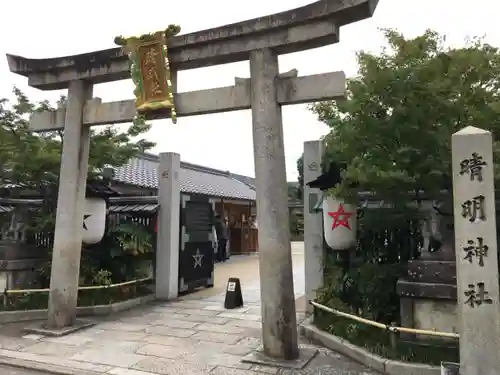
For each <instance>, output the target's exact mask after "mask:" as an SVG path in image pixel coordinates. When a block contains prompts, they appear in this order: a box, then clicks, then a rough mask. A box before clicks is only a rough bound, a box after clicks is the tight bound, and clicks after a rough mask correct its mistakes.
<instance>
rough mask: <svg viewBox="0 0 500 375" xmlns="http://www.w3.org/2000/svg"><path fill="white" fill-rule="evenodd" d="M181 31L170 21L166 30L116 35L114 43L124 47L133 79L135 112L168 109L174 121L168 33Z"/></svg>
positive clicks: (174, 112) (172, 33)
mask: <svg viewBox="0 0 500 375" xmlns="http://www.w3.org/2000/svg"><path fill="white" fill-rule="evenodd" d="M179 32H180V27H179V26H175V25H170V26H169V28H168V29H167V30H166V31H158V32H156V33H153V34H145V35H141V36H140V37H130V38H126V39H125V38H123V37H116V38H115V43H116V44H118V45H121V46H123V47H124V49H125V52H126V53H127V55H128V57H129V62H130V76H131V78H132V81H133V82H134V85H135V89H134V95H135V98H136V101H135V104H136V108H137V112H139V113H142V114H145V113H148V112H154V111H157V110H164V109H168V110H170V117H171V119H172V121H173V122H174V123H175V122H176V111H175V103H174V95H173V92H172V81H171V71H170V63H169V61H168V46H167V37H168V36H172V35H175V34H177V33H179Z"/></svg>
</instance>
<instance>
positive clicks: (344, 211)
mask: <svg viewBox="0 0 500 375" xmlns="http://www.w3.org/2000/svg"><path fill="white" fill-rule="evenodd" d="M323 228H324V232H325V241H326V243H327V245H328V246H330V247H331V248H332V249H333V250H346V249H348V248H350V247H352V246H354V245H355V244H356V206H355V205H353V204H349V203H345V202H344V200H342V199H338V198H335V197H331V196H327V197H325V198H324V200H323Z"/></svg>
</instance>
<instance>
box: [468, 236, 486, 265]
mask: <svg viewBox="0 0 500 375" xmlns="http://www.w3.org/2000/svg"><path fill="white" fill-rule="evenodd" d="M463 249H464V252H465V257H464V259H465V260H467V261H468V262H469V263H472V262H473V259H474V258H475V259H477V262H478V264H479V267H484V258H485V257H487V256H488V246H487V245H485V244H484V238H483V237H477V238H476V240H468V241H467V246H465V247H464V248H463Z"/></svg>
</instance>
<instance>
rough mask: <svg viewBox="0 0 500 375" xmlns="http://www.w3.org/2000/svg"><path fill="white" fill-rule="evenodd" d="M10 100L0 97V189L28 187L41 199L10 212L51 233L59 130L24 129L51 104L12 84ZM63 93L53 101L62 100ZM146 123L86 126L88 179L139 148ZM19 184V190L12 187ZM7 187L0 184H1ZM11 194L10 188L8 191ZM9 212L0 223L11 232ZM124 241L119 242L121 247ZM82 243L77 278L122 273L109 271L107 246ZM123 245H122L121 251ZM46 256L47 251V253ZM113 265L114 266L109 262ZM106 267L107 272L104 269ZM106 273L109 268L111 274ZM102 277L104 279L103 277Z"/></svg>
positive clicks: (43, 271) (45, 269)
mask: <svg viewBox="0 0 500 375" xmlns="http://www.w3.org/2000/svg"><path fill="white" fill-rule="evenodd" d="M13 94H14V99H13V100H12V101H9V100H7V99H1V100H0V165H1V168H0V192H2V194H4V195H7V194H12V192H15V191H16V190H23V191H30V192H33V193H35V194H38V195H41V196H43V197H44V198H45V200H44V203H45V204H44V206H43V207H42V209H41V210H38V211H35V212H33V211H31V210H22V209H20V210H16V211H14V212H13V214H12V215H13V216H15V215H20V217H21V221H22V223H23V224H25V225H26V229H27V230H28V231H29V232H35V233H38V232H39V231H44V232H51V231H52V230H53V229H54V224H55V220H54V219H55V215H54V214H55V212H54V208H55V205H56V198H57V189H58V178H59V168H60V161H61V149H62V142H63V141H64V139H63V137H64V134H63V132H45V133H38V134H36V133H32V132H30V131H29V129H28V123H29V117H30V115H31V114H33V113H35V112H39V111H45V110H50V109H53V108H52V106H51V105H50V103H49V102H47V101H45V102H41V103H32V102H30V101H29V100H28V98H27V97H26V96H25V95H24V94H23V93H22V92H21V91H20V90H19V89H17V88H14V90H13ZM65 101H66V98H65V97H61V98H60V100H59V102H58V104H59V105H64V103H65ZM149 129H150V125H149V124H148V123H146V122H145V121H144V118H143V117H136V118H135V120H134V123H133V124H131V125H130V126H129V127H128V129H127V130H125V131H119V130H118V129H117V128H116V127H113V126H103V127H99V128H97V129H92V131H91V141H90V155H89V178H91V179H99V178H101V177H102V175H101V173H102V169H103V168H104V167H117V166H120V165H123V164H125V163H126V162H127V161H128V160H129V159H130V158H131V157H133V156H134V155H135V154H137V153H138V152H144V151H146V150H148V149H150V148H152V147H153V146H154V143H152V142H149V141H147V140H145V139H143V138H141V136H142V135H144V133H145V132H147V131H148V130H149ZM12 185H13V186H15V187H20V189H15V188H12ZM5 186H7V188H4V189H2V187H5ZM14 194H15V193H14ZM12 219H13V218H12V217H10V216H9V217H7V216H6V215H0V228H2V227H3V229H4V230H7V231H11V230H12V229H11V225H12V224H11V223H12V221H13V220H12ZM123 247H124V246H122V248H123ZM48 250H49V253H50V251H51V250H50V249H48ZM98 250H99V251H96V250H95V249H92V248H89V249H87V248H84V249H83V252H82V263H81V272H80V277H81V278H83V279H85V280H89V281H86V282H93V283H101V282H102V279H103V278H108V279H109V280H111V276H112V277H113V278H114V279H117V278H120V277H122V278H123V277H124V276H123V275H121V274H120V272H114V271H116V269H119V267H118V266H120V265H122V264H123V260H122V259H121V258H120V259H118V260H117V261H116V262H115V263H117V264H118V265H116V264H114V265H113V264H111V265H110V262H109V261H108V262H107V263H106V260H109V259H108V258H113V256H115V253H116V251H115V253H113V254H111V250H112V249H111V247H109V248H107V249H106V251H102V249H98ZM125 251H126V249H123V252H125ZM48 259H50V256H49V258H48ZM112 266H114V268H113V267H112ZM108 268H110V269H111V270H112V271H110V269H108ZM39 272H40V275H39V276H40V281H41V282H42V283H43V282H45V284H44V286H48V284H47V283H48V280H49V278H50V261H48V262H46V263H45V264H43V265H42V266H41V268H40V270H39ZM111 272H114V274H113V275H112V273H111ZM109 280H108V281H109Z"/></svg>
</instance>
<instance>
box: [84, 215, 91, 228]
mask: <svg viewBox="0 0 500 375" xmlns="http://www.w3.org/2000/svg"><path fill="white" fill-rule="evenodd" d="M91 216H92V215H83V229H85V230H87V224H85V220H87V219H88V218H89V217H91Z"/></svg>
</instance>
